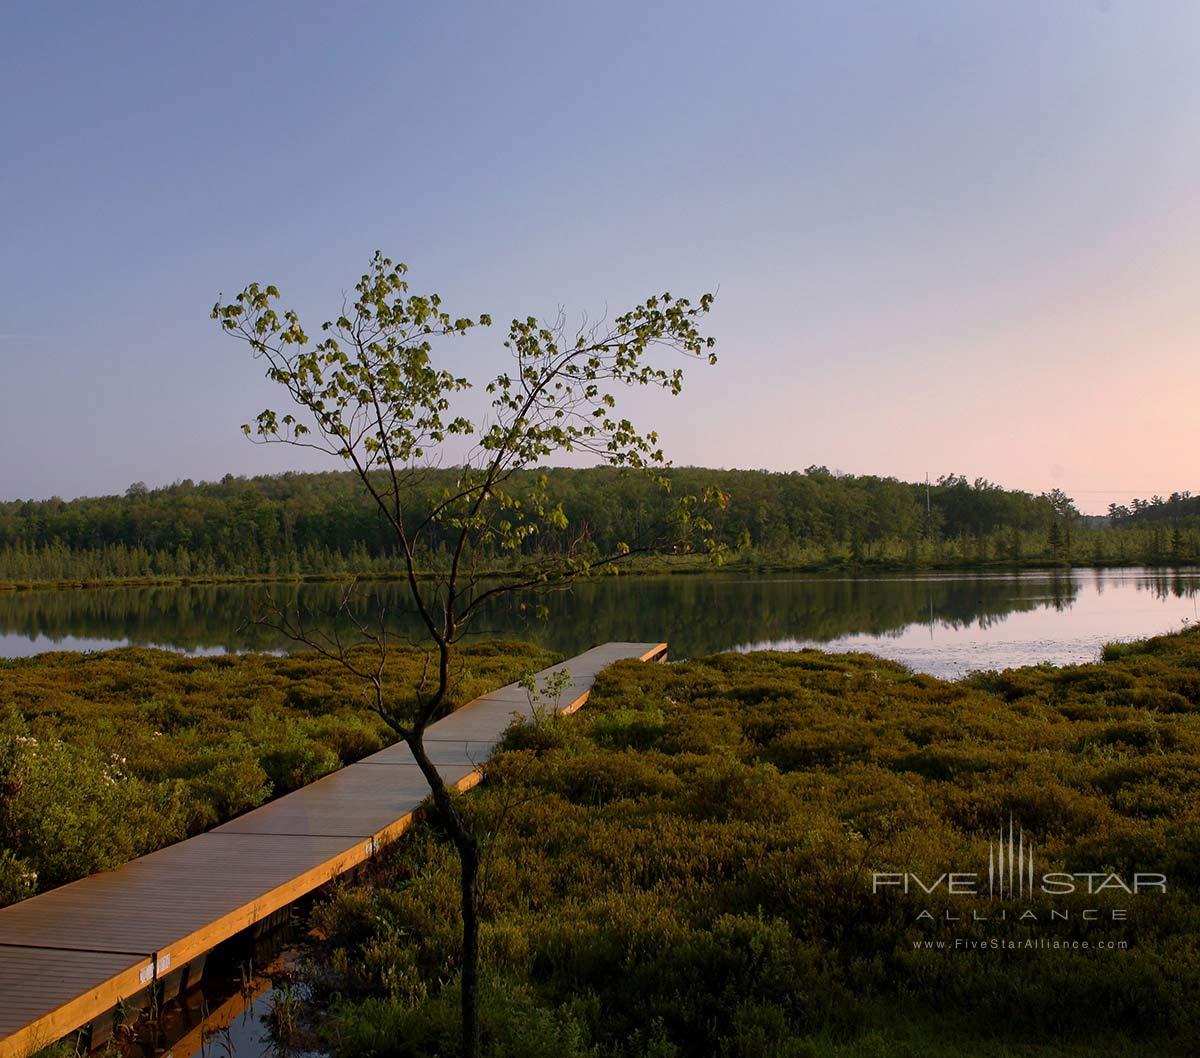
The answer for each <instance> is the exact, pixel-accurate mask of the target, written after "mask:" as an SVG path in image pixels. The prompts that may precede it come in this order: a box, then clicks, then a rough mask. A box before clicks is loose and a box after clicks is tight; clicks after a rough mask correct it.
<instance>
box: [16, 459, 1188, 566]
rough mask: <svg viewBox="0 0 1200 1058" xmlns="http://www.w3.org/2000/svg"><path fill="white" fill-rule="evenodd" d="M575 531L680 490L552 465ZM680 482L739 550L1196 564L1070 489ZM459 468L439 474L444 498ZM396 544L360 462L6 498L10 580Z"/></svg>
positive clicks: (1139, 525)
mask: <svg viewBox="0 0 1200 1058" xmlns="http://www.w3.org/2000/svg"><path fill="white" fill-rule="evenodd" d="M544 473H545V474H546V475H547V476H548V480H549V487H550V491H551V493H552V495H553V496H554V497H555V498H557V499H560V500H561V501H562V503H563V506H564V510H565V511H566V514H567V517H568V520H569V529H568V530H567V531H566V532H565V533H563V534H559V533H556V532H554V531H548V532H544V533H542V534H539V535H538V536H537V537H535V538H533V540H532V542H531V545H530V546H531V547H536V548H538V549H541V550H543V551H554V550H556V549H559V548H561V547H562V546H564V544H565V542H566V540H567V538H568V537H574V536H575V535H577V533H578V531H579V528H580V527H583V526H586V528H587V530H588V532H589V534H590V537H591V539H592V540H593V541H594V543H595V545H596V547H597V549H598V550H600V551H608V550H611V549H612V548H613V547H614V545H616V544H617V543H618V542H620V541H626V542H636V541H637V540H639V539H646V538H650V537H654V536H656V535H659V532H660V531H661V528H662V526H663V525H664V524H665V522H666V520H667V519H668V517H669V512H670V502H671V501H670V499H669V498H668V497H667V496H665V495H664V494H663V493H662V492H661V491H660V490H659V489H657V488H656V487H655V486H654V485H653V484H652V483H650V482H649V481H647V480H646V479H644V478H643V477H641V476H639V475H636V474H622V473H620V472H618V471H614V470H610V469H607V468H597V469H587V470H569V469H551V470H547V471H545V472H544ZM668 474H669V476H670V477H671V479H672V485H673V489H672V492H673V494H674V495H680V494H686V493H690V492H696V493H699V492H702V491H703V490H704V489H705V488H706V487H707V486H709V485H716V486H718V487H719V488H720V489H721V490H722V491H724V492H725V493H726V494H727V495H728V496H729V504H728V506H727V507H726V509H724V510H723V511H718V512H716V514H715V518H714V520H715V522H716V530H717V535H718V536H719V538H720V539H721V540H722V541H723V542H724V543H725V544H727V545H728V547H729V551H730V559H731V561H734V562H743V563H753V564H758V565H771V566H776V567H785V566H786V567H790V568H797V569H803V568H830V567H837V566H860V565H875V564H880V565H889V566H922V565H932V566H936V565H961V564H975V563H995V562H1005V563H1018V564H1019V563H1022V562H1058V563H1062V562H1128V561H1194V560H1195V559H1196V558H1197V557H1198V555H1200V529H1198V528H1197V524H1198V523H1200V517H1197V516H1195V515H1191V516H1189V517H1181V518H1179V519H1174V520H1173V519H1161V518H1160V519H1154V520H1153V521H1150V520H1144V519H1141V518H1138V517H1134V516H1131V517H1128V518H1124V517H1120V516H1119V515H1118V516H1117V517H1115V519H1114V527H1105V528H1102V529H1101V528H1096V527H1094V526H1093V525H1092V524H1091V523H1092V522H1094V519H1084V518H1081V517H1080V516H1079V514H1078V512H1077V511H1076V509H1075V506H1074V504H1073V503H1072V502H1071V500H1070V499H1069V498H1068V497H1067V496H1065V495H1063V494H1062V493H1058V492H1056V493H1051V494H1049V495H1043V496H1033V495H1031V494H1028V493H1024V492H1016V491H1012V490H1007V489H1003V488H1000V487H999V486H997V485H993V484H991V483H990V482H987V481H982V480H977V481H974V482H970V481H967V480H966V479H965V478H962V477H959V476H954V475H951V476H948V477H943V478H940V479H938V481H937V482H935V483H933V484H932V485H931V486H930V487H929V489H928V491H927V490H926V486H925V484H924V483H923V482H922V483H909V482H902V481H897V480H896V479H894V478H880V477H872V476H853V475H841V474H833V473H830V472H829V471H828V470H826V469H824V468H821V467H812V468H809V469H808V470H807V471H804V472H797V473H788V474H779V473H767V472H765V471H742V470H732V471H725V470H706V469H702V468H693V467H685V468H677V469H673V470H671V471H668ZM453 475H454V471H453V470H441V471H432V472H430V473H429V475H428V476H427V478H426V483H425V486H424V487H426V488H427V489H428V490H429V492H430V494H431V495H436V494H439V493H440V492H441V490H442V489H443V488H444V487H446V486H448V485H449V484H450V483H451V482H452V480H453ZM395 568H396V564H395V558H394V555H393V554H392V549H391V541H390V539H389V536H388V533H387V530H386V527H385V526H384V524H383V523H382V521H381V519H380V518H379V516H378V514H377V512H376V511H375V509H374V507H373V504H372V503H371V501H370V500H369V499H368V498H367V497H365V496H364V494H363V493H362V491H361V488H360V487H359V485H358V483H357V480H356V479H355V478H354V477H353V476H352V475H350V474H344V473H326V474H296V473H290V474H281V475H276V476H270V477H255V478H237V477H233V476H226V477H225V478H223V479H222V480H221V481H219V482H212V483H200V484H196V483H193V482H191V481H182V482H179V483H177V484H175V485H171V486H168V487H166V488H161V489H147V488H146V487H145V486H143V485H141V484H137V485H133V486H131V487H130V488H129V489H128V490H127V491H126V493H125V494H124V495H123V496H104V497H93V498H83V499H77V500H71V501H63V500H57V499H52V500H45V501H14V502H6V503H3V504H0V581H3V582H8V583H19V582H32V581H38V580H93V579H107V578H122V577H209V576H211V577H220V576H262V575H295V574H320V573H342V572H348V571H351V570H353V571H361V572H375V573H385V572H387V571H389V570H391V569H395Z"/></svg>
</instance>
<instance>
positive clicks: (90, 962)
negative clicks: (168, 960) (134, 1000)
mask: <svg viewBox="0 0 1200 1058" xmlns="http://www.w3.org/2000/svg"><path fill="white" fill-rule="evenodd" d="M152 974H153V966H152V963H151V961H150V960H149V959H146V958H144V957H142V956H137V955H112V954H106V953H101V952H87V951H85V952H62V951H55V950H53V949H50V948H23V947H17V946H12V945H0V1058H25V1056H27V1055H30V1054H33V1052H34V1051H37V1050H40V1049H41V1048H42V1047H45V1046H47V1045H48V1044H51V1043H54V1041H55V1040H59V1039H62V1037H63V1036H65V1035H66V1034H67V1033H69V1032H73V1031H74V1030H75V1029H77V1028H79V1026H80V1025H86V1024H87V1023H88V1022H89V1021H91V1020H92V1019H93V1018H96V1017H99V1016H100V1015H101V1014H103V1013H104V1012H105V1011H106V1010H111V1009H112V1008H113V1007H114V1006H116V1004H117V1003H118V1002H119V1001H120V1000H121V999H123V998H126V997H128V996H131V995H134V994H135V993H136V992H139V991H140V990H141V989H143V988H145V987H146V984H147V983H148V982H149V981H150V979H151V976H152Z"/></svg>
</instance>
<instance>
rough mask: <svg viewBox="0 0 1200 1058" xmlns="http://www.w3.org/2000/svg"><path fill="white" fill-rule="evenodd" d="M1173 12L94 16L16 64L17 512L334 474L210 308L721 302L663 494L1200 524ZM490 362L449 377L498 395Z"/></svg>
mask: <svg viewBox="0 0 1200 1058" xmlns="http://www.w3.org/2000/svg"><path fill="white" fill-rule="evenodd" d="M1198 41H1200V6H1197V5H1195V4H1194V3H1190V2H1187V3H1172V2H1169V0H1153V2H1144V0H1139V2H1136V3H1135V2H1127V0H1108V2H1087V0H1036V2H1035V0H1026V2H1017V3H1014V2H1011V0H1005V2H987V0H980V2H973V3H970V4H963V3H958V2H955V0H944V2H940V3H928V2H918V0H907V2H905V3H903V4H895V3H890V2H888V3H884V2H877V3H871V2H867V0H859V2H853V3H846V2H844V0H836V2H830V3H804V2H793V3H781V4H768V3H761V4H760V3H738V4H733V3H728V2H722V3H705V2H697V0H689V2H686V3H670V2H661V3H653V4H646V3H622V2H612V0H609V2H605V3H595V4H584V3H566V4H564V3H546V4H532V3H524V2H520V0H514V2H512V3H506V4H490V3H478V4H460V3H446V4H437V5H432V4H428V5H416V4H400V3H384V4H368V3H346V4H330V3H328V2H320V3H301V2H292V3H276V4H272V3H267V2H256V3H254V4H229V3H221V2H216V3H209V4H203V5H201V4H157V5H151V4H148V3H147V4H121V3H111V4H103V5H100V4H97V5H66V4H56V3H51V2H46V3H40V4H36V5H22V6H20V7H19V8H13V9H11V10H10V11H9V12H8V14H7V15H6V17H5V27H4V32H3V34H0V97H2V98H3V99H4V100H5V101H6V102H5V105H4V106H3V107H2V108H0V244H2V246H3V249H2V250H0V450H2V451H3V452H4V457H3V459H2V460H0V499H15V498H43V497H48V496H52V495H58V496H62V497H65V498H69V497H73V496H77V495H95V494H103V493H111V492H120V491H123V490H124V489H125V488H126V487H127V486H128V485H129V484H130V483H132V482H134V481H144V482H146V483H147V484H149V485H152V486H153V485H160V484H167V483H169V482H171V481H175V480H178V479H182V478H192V479H194V480H201V479H213V478H219V477H220V476H222V475H224V474H226V473H235V474H256V473H269V472H275V471H278V470H283V469H288V468H297V469H313V468H319V467H326V466H331V464H326V463H322V462H320V461H319V460H318V459H317V458H316V457H313V458H307V459H305V458H302V457H301V455H300V454H299V453H297V452H295V451H290V450H287V449H281V448H261V447H255V446H253V445H250V444H249V443H248V442H247V441H246V440H245V439H244V438H243V437H242V435H241V431H240V426H241V424H242V423H243V422H245V421H247V420H248V419H251V418H252V417H253V415H254V414H255V413H257V412H258V411H259V410H260V409H261V408H263V407H265V406H267V405H269V404H272V403H274V401H273V399H272V398H273V394H272V389H273V388H274V387H273V386H272V384H271V383H269V382H268V381H266V380H265V379H264V378H263V377H262V366H261V364H259V363H257V362H256V361H254V360H253V359H251V358H250V357H249V355H248V353H247V351H246V349H245V347H243V346H241V345H239V344H237V343H235V342H233V341H231V340H229V339H228V338H226V337H223V336H222V335H221V334H220V332H219V330H218V329H217V327H216V325H215V324H214V323H213V322H212V321H211V320H210V319H209V317H208V313H209V310H210V309H211V307H212V304H213V302H214V301H215V300H216V297H217V295H218V293H220V292H224V293H225V294H226V295H227V296H228V295H231V294H233V293H235V292H236V291H237V290H239V289H240V288H241V287H242V286H244V285H245V284H246V283H247V282H249V281H251V280H259V281H262V282H270V283H274V284H275V285H277V286H278V287H279V288H280V289H281V290H282V292H283V294H284V299H285V301H286V302H287V303H288V304H290V305H292V306H293V307H295V308H296V309H297V310H298V311H299V312H300V314H301V317H302V318H303V319H304V320H306V321H309V324H310V326H309V329H310V330H313V329H315V327H314V324H316V323H318V322H319V321H321V320H324V319H326V318H329V317H331V316H334V315H336V314H337V312H338V310H339V307H340V304H341V295H342V292H343V291H345V290H347V289H349V288H352V286H353V283H354V281H355V279H356V278H357V276H358V275H359V273H360V272H361V271H362V269H363V267H364V266H365V264H366V262H367V261H368V260H369V258H370V256H371V254H372V252H373V251H374V250H376V249H377V248H378V249H382V250H383V251H384V252H385V253H387V254H388V255H389V256H391V257H394V258H396V259H398V260H402V261H405V262H407V263H408V265H409V267H410V279H411V280H412V282H413V286H414V288H415V289H424V290H430V291H438V292H440V293H441V295H442V296H443V298H444V300H445V303H446V305H447V306H448V307H449V309H450V311H451V312H452V313H454V314H456V315H458V314H462V315H478V314H479V313H482V312H488V313H491V314H492V315H493V316H494V317H495V318H496V320H497V321H498V323H501V324H502V323H503V322H504V321H506V320H507V319H509V318H511V317H513V316H520V317H525V316H527V315H531V314H532V315H538V316H551V317H553V315H554V314H555V313H556V312H557V310H558V308H559V306H562V307H563V308H564V309H565V311H566V312H567V313H568V315H569V316H571V317H572V318H575V317H576V316H578V315H579V314H581V313H584V312H586V313H588V314H590V315H591V316H592V317H595V316H597V315H601V314H603V313H605V312H607V313H608V314H609V315H610V316H611V315H613V314H616V313H617V312H620V311H622V310H623V309H624V308H626V307H629V306H631V305H632V304H634V303H636V302H637V301H639V300H641V299H643V298H644V297H646V296H647V295H648V294H651V293H654V292H656V291H663V290H669V291H671V292H672V293H674V294H693V295H698V294H700V293H702V292H704V291H707V290H712V291H714V292H716V294H717V300H716V304H715V306H714V310H713V314H712V316H711V317H710V319H709V326H710V329H711V333H713V334H714V335H715V336H716V338H717V342H718V345H717V352H718V354H719V355H720V362H719V363H718V364H717V366H715V367H707V366H705V367H696V368H693V369H692V370H690V371H689V373H688V378H687V382H686V386H685V390H684V393H683V394H682V395H681V396H680V397H678V398H673V399H672V398H667V397H663V396H662V395H657V396H656V397H654V398H653V399H652V398H651V397H649V396H648V395H638V396H637V397H636V398H634V400H633V405H632V408H633V411H634V412H636V414H637V416H638V418H639V421H641V422H643V423H646V424H647V425H653V426H656V427H657V428H658V430H659V433H660V435H661V437H662V440H663V442H664V446H665V448H666V450H667V454H668V455H669V456H670V457H671V458H672V459H673V460H674V462H676V463H678V464H693V465H708V466H716V467H748V468H768V469H774V470H797V469H803V468H805V467H807V466H809V465H811V464H822V465H826V466H828V467H830V468H831V469H838V470H842V471H846V472H853V473H876V474H885V475H894V476H897V477H900V478H905V479H912V480H920V479H923V478H924V477H925V475H926V473H929V474H931V475H933V476H934V477H935V478H936V477H937V476H938V475H939V474H943V473H950V472H954V473H961V474H965V475H967V476H968V477H969V478H975V477H985V478H988V479H990V480H992V481H996V482H999V483H1001V484H1003V485H1006V486H1010V487H1014V488H1022V489H1027V490H1030V491H1033V492H1039V491H1042V490H1046V489H1050V488H1054V487H1059V488H1063V489H1065V490H1066V491H1067V492H1068V493H1070V494H1071V495H1073V496H1074V497H1075V498H1076V500H1077V501H1078V503H1079V506H1080V507H1081V508H1082V509H1083V510H1085V511H1098V510H1103V509H1104V507H1105V506H1106V505H1107V503H1108V502H1109V501H1110V500H1119V501H1122V502H1124V501H1126V500H1128V499H1129V498H1130V497H1132V496H1133V495H1139V496H1149V495H1151V494H1153V493H1162V494H1168V493H1170V492H1172V491H1175V490H1177V489H1192V490H1194V491H1200V480H1197V479H1198V477H1200V473H1198V468H1197V466H1196V459H1195V455H1194V453H1195V449H1196V445H1195V442H1196V425H1197V416H1196V412H1195V409H1196V405H1197V401H1196V398H1197V395H1198V390H1200V386H1198V383H1200V358H1198V357H1197V355H1196V352H1197V339H1198V338H1200V298H1198V297H1197V289H1196V287H1197V279H1198V277H1200V77H1198V76H1197V75H1196V70H1197V62H1198V59H1200V54H1198V52H1200V44H1198V43H1197V42H1198ZM504 331H505V327H504V326H497V327H494V328H492V329H491V330H490V331H488V332H482V333H478V334H474V335H472V336H471V338H470V339H468V340H464V341H462V342H458V343H455V344H453V345H451V346H449V347H447V348H446V349H445V350H444V354H443V355H444V356H445V358H446V359H445V363H446V366H447V367H449V368H450V369H452V370H454V371H455V372H456V373H460V374H466V375H468V376H469V377H471V378H473V379H477V380H478V381H480V382H484V381H486V379H487V378H488V377H491V376H492V375H495V374H496V373H497V372H499V371H501V370H503V369H504V368H505V367H506V366H507V363H508V361H507V354H506V352H505V351H504V350H503V348H502V341H503V337H504Z"/></svg>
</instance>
